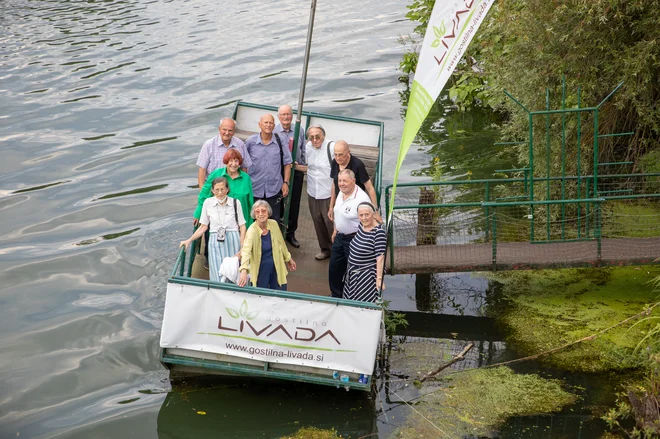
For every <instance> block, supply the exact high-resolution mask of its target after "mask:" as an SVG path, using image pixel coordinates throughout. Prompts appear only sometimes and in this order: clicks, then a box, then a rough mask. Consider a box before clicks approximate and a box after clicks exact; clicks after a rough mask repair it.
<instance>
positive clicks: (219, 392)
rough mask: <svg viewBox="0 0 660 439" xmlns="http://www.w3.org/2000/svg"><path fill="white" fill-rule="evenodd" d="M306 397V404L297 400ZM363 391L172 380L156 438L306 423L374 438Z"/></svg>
mask: <svg viewBox="0 0 660 439" xmlns="http://www.w3.org/2000/svg"><path fill="white" fill-rule="evenodd" d="M301 401H304V404H301ZM374 411H375V407H374V404H373V401H372V400H371V398H370V397H369V394H367V393H365V392H356V391H351V392H345V391H343V390H341V391H338V390H337V389H334V388H327V387H322V386H312V385H308V384H302V383H284V384H281V383H272V382H263V381H258V380H245V379H236V378H233V379H229V378H227V379H221V378H206V379H199V378H198V379H195V380H190V381H187V382H183V383H182V384H178V385H175V386H174V387H173V389H172V391H171V392H170V393H168V394H167V397H166V398H165V401H163V404H162V406H161V408H160V412H159V413H158V437H159V438H160V439H174V438H176V439H184V438H185V439H193V438H195V439H197V438H205V437H222V438H235V439H242V438H245V439H253V438H257V437H259V438H266V439H270V438H273V439H275V438H280V437H282V436H285V435H291V434H293V433H294V432H296V431H297V430H299V429H300V428H302V427H304V426H314V427H316V428H321V429H335V430H336V431H337V432H338V433H339V434H341V435H343V436H344V437H348V436H350V437H353V438H357V437H368V436H370V435H374V434H375V436H374V437H377V433H378V430H377V426H376V419H375V416H374Z"/></svg>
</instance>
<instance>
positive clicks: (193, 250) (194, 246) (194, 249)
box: [182, 239, 202, 277]
mask: <svg viewBox="0 0 660 439" xmlns="http://www.w3.org/2000/svg"><path fill="white" fill-rule="evenodd" d="M198 243H199V244H200V245H201V243H202V242H201V240H200V239H196V240H194V241H193V242H192V245H191V246H190V261H188V277H192V266H193V263H194V262H195V255H196V254H197V244H198ZM184 262H185V258H184V260H183V262H182V264H183V263H184Z"/></svg>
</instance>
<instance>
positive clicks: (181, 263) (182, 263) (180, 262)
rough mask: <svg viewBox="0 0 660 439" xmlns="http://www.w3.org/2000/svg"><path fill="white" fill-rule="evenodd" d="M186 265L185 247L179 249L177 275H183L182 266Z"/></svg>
mask: <svg viewBox="0 0 660 439" xmlns="http://www.w3.org/2000/svg"><path fill="white" fill-rule="evenodd" d="M185 265H186V249H185V248H184V249H183V250H182V251H181V260H180V261H179V276H183V268H184V267H185Z"/></svg>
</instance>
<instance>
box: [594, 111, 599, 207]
mask: <svg viewBox="0 0 660 439" xmlns="http://www.w3.org/2000/svg"><path fill="white" fill-rule="evenodd" d="M598 131H599V130H598V108H596V109H595V110H594V193H593V197H594V198H598Z"/></svg>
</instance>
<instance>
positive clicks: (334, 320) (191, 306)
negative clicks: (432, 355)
mask: <svg viewBox="0 0 660 439" xmlns="http://www.w3.org/2000/svg"><path fill="white" fill-rule="evenodd" d="M381 316H382V311H381V310H373V309H365V308H357V307H352V306H342V305H333V304H329V303H320V302H314V301H307V300H298V299H290V298H286V299H285V298H282V297H271V296H260V295H256V294H249V293H243V292H239V291H229V290H217V289H216V290H214V289H210V290H209V289H207V288H204V287H198V286H191V285H181V284H173V283H168V284H167V298H166V300H165V313H164V316H163V328H162V331H161V335H160V346H161V347H162V348H182V349H191V350H196V351H204V352H213V353H216V354H224V355H229V356H234V357H241V358H249V359H253V360H259V361H268V362H271V363H284V364H295V365H301V366H308V367H318V368H324V369H332V370H337V371H345V372H355V373H361V374H367V375H371V374H372V373H373V369H374V362H375V359H376V349H377V346H378V338H379V335H380V323H381Z"/></svg>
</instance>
